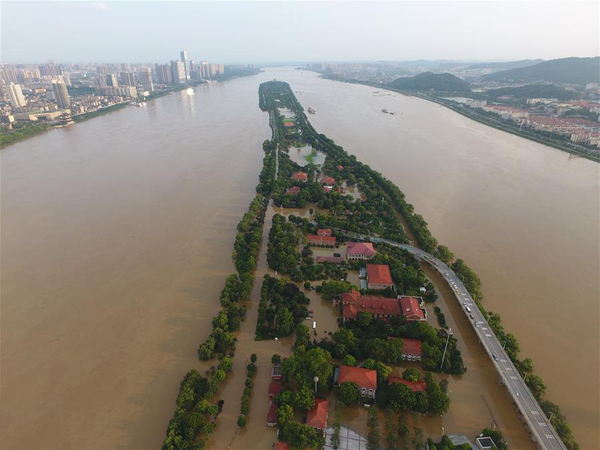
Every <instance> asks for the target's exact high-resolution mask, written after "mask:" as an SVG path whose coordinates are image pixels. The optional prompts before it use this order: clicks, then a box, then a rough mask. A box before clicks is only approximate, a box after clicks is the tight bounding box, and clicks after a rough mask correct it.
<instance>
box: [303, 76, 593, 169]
mask: <svg viewBox="0 0 600 450" xmlns="http://www.w3.org/2000/svg"><path fill="white" fill-rule="evenodd" d="M303 70H308V69H303ZM315 73H318V74H319V75H320V76H321V78H323V79H325V80H330V81H337V82H340V83H348V84H360V85H363V86H369V87H372V88H376V89H383V90H386V91H390V92H396V93H398V94H402V95H406V96H408V97H417V98H420V99H421V100H426V101H429V102H432V103H436V104H438V105H440V106H443V107H445V108H448V109H450V110H452V111H454V112H456V113H458V114H460V115H461V116H464V117H466V118H468V119H471V120H473V121H475V122H478V123H480V124H482V125H486V126H488V127H491V128H495V129H497V130H500V131H504V132H506V133H509V134H512V135H514V136H518V137H521V138H523V139H528V140H530V141H533V142H537V143H538V144H542V145H545V146H547V147H552V148H555V149H557V150H561V151H563V152H565V153H569V154H571V155H574V156H577V157H580V158H585V159H588V160H590V161H594V162H597V163H600V156H595V155H593V154H589V153H585V152H580V151H577V150H575V149H572V148H569V147H565V146H562V145H560V144H556V143H554V142H550V141H547V140H544V139H542V138H539V137H536V136H532V135H529V134H527V133H524V132H522V131H518V130H513V129H512V128H510V127H508V126H504V124H498V123H492V122H491V121H488V120H485V119H484V118H482V117H479V116H477V115H475V114H468V113H467V112H466V111H464V110H462V109H460V108H458V107H456V106H454V105H451V104H449V103H448V102H444V101H443V99H440V98H438V97H429V96H427V95H424V94H421V93H418V92H410V91H402V90H399V89H394V88H391V87H389V86H386V85H378V84H375V83H369V82H366V81H359V80H351V79H348V80H342V79H338V78H331V77H328V76H326V75H324V74H322V73H320V72H315ZM590 150H591V149H590Z"/></svg>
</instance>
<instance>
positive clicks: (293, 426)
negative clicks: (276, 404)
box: [279, 420, 320, 448]
mask: <svg viewBox="0 0 600 450" xmlns="http://www.w3.org/2000/svg"><path fill="white" fill-rule="evenodd" d="M279 438H280V439H281V440H282V441H284V442H287V443H288V444H290V445H291V446H292V447H294V448H317V447H318V446H319V444H320V439H319V435H318V434H317V430H315V429H314V428H312V427H309V426H308V425H305V424H303V423H298V422H294V421H292V420H290V421H288V422H286V423H285V425H284V426H283V427H282V428H280V429H279Z"/></svg>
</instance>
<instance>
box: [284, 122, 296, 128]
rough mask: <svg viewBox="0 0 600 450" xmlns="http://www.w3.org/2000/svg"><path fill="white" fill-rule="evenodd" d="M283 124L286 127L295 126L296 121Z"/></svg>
mask: <svg viewBox="0 0 600 450" xmlns="http://www.w3.org/2000/svg"><path fill="white" fill-rule="evenodd" d="M283 126H284V127H286V128H293V127H294V122H283Z"/></svg>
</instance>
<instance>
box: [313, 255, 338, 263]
mask: <svg viewBox="0 0 600 450" xmlns="http://www.w3.org/2000/svg"><path fill="white" fill-rule="evenodd" d="M342 261H344V259H343V258H342V257H341V256H317V259H316V262H317V264H323V263H330V264H341V263H342Z"/></svg>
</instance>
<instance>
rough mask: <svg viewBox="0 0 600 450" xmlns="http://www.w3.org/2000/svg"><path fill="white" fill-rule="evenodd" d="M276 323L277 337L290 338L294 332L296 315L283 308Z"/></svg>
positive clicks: (278, 312) (280, 308)
mask: <svg viewBox="0 0 600 450" xmlns="http://www.w3.org/2000/svg"><path fill="white" fill-rule="evenodd" d="M276 323H277V329H276V332H277V336H278V337H284V336H289V335H290V334H292V331H293V330H294V315H293V314H292V313H291V312H290V310H289V309H287V308H286V307H285V306H281V307H279V310H278V311H277V318H276Z"/></svg>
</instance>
